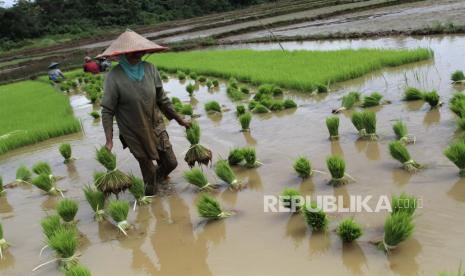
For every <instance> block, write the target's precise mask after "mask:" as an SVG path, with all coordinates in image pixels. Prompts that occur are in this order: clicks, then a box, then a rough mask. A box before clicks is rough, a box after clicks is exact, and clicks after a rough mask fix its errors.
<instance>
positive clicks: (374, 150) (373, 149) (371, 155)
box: [365, 141, 380, 160]
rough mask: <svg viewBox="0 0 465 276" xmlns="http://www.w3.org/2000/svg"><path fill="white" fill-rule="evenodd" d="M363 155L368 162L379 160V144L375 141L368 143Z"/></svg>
mask: <svg viewBox="0 0 465 276" xmlns="http://www.w3.org/2000/svg"><path fill="white" fill-rule="evenodd" d="M365 155H366V157H367V158H368V159H369V160H379V158H380V153H379V144H378V142H376V141H368V142H367V148H366V151H365Z"/></svg>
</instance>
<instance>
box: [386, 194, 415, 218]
mask: <svg viewBox="0 0 465 276" xmlns="http://www.w3.org/2000/svg"><path fill="white" fill-rule="evenodd" d="M417 206H418V200H417V198H416V197H414V196H409V195H407V194H406V193H401V194H400V196H395V195H393V196H392V198H391V208H392V213H393V214H395V213H406V214H408V215H410V216H412V215H413V213H415V210H416V209H417Z"/></svg>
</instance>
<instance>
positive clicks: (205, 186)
mask: <svg viewBox="0 0 465 276" xmlns="http://www.w3.org/2000/svg"><path fill="white" fill-rule="evenodd" d="M184 179H185V180H186V181H187V182H188V183H189V184H192V185H194V186H196V187H197V188H199V189H200V190H202V191H211V190H213V188H214V186H213V185H212V184H210V182H208V179H207V176H206V175H205V174H204V173H203V172H202V171H201V170H200V169H199V168H192V169H191V170H189V171H185V172H184Z"/></svg>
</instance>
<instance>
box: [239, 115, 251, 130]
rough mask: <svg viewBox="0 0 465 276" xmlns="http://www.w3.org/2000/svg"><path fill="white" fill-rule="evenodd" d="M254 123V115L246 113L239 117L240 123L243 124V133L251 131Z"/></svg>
mask: <svg viewBox="0 0 465 276" xmlns="http://www.w3.org/2000/svg"><path fill="white" fill-rule="evenodd" d="M251 121H252V115H251V114H250V113H249V112H246V113H244V114H242V115H241V116H239V122H240V123H241V127H242V131H249V130H250V122H251Z"/></svg>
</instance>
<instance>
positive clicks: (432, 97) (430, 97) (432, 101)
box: [423, 90, 442, 108]
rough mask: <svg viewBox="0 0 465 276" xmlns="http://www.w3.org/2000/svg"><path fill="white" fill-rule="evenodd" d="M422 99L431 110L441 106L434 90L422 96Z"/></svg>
mask: <svg viewBox="0 0 465 276" xmlns="http://www.w3.org/2000/svg"><path fill="white" fill-rule="evenodd" d="M423 99H424V100H425V101H426V102H427V103H428V104H429V105H430V107H431V108H435V107H438V106H441V105H442V103H441V101H440V97H439V94H438V92H436V91H434V90H433V91H431V92H427V93H425V94H424V95H423Z"/></svg>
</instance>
